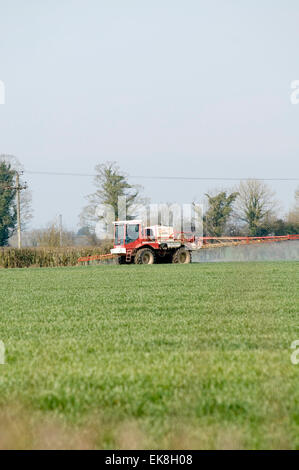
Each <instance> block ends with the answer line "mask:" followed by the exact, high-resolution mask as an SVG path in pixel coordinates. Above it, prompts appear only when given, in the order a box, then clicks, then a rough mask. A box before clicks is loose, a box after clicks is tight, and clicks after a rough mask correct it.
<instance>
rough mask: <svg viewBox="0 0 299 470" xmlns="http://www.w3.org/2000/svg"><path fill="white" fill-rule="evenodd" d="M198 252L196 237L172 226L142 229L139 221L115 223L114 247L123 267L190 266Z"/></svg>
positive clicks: (114, 251)
mask: <svg viewBox="0 0 299 470" xmlns="http://www.w3.org/2000/svg"><path fill="white" fill-rule="evenodd" d="M195 249H198V244H197V243H196V241H195V237H194V236H193V237H192V236H189V237H188V236H186V234H185V233H183V232H180V233H175V232H174V229H173V227H167V226H163V225H152V226H150V227H143V226H142V222H141V221H140V220H129V221H128V220H126V221H118V222H114V248H112V250H111V254H112V255H114V256H118V258H117V261H118V263H120V264H125V263H135V264H154V263H179V264H187V263H191V251H192V250H195Z"/></svg>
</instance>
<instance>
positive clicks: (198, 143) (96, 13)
mask: <svg viewBox="0 0 299 470" xmlns="http://www.w3.org/2000/svg"><path fill="white" fill-rule="evenodd" d="M298 44H299V2H298V0H279V1H278V0H259V1H257V0H250V1H249V0H246V1H245V0H243V1H242V0H238V1H237V0H235V1H232V0H212V1H211V0H209V1H208V0H206V1H200V0H184V1H182V0H181V1H177V0H159V1H158V0H151V1H145V0H135V1H134V0H109V1H108V0H106V1H104V0H102V1H101V0H84V1H83V0H51V1H46V0H44V1H40V0H26V2H25V1H23V0H0V80H3V81H4V82H5V85H6V104H5V105H1V106H0V153H9V154H14V155H16V156H17V157H18V158H19V159H20V160H21V162H22V163H23V164H24V165H25V167H26V169H28V170H36V171H39V170H41V171H61V172H73V173H74V172H83V173H92V172H93V168H94V166H95V164H96V163H99V162H103V161H105V160H117V161H118V162H119V164H120V166H121V167H122V168H123V170H125V171H126V172H128V173H130V174H135V175H146V174H151V175H181V176H184V175H185V176H208V177H210V176H213V177H267V178H269V177H299V171H298V170H299V163H298V161H299V160H298V147H299V131H298V130H299V105H297V106H295V105H291V104H290V92H291V89H290V83H291V81H292V80H296V79H297V80H298V79H299V63H298ZM26 179H27V181H28V182H29V184H30V187H31V189H32V191H33V202H34V210H35V219H34V224H35V225H43V224H45V223H46V222H47V221H49V220H51V219H53V218H54V217H55V215H57V214H59V213H61V214H63V217H64V221H65V223H66V224H67V226H69V227H71V226H75V225H76V224H77V222H78V218H77V216H78V214H79V212H80V210H81V208H82V206H83V205H84V204H85V201H84V195H86V194H88V193H90V192H91V191H92V179H90V178H79V177H58V176H57V177H51V176H32V175H26ZM132 181H134V182H136V183H142V184H143V185H144V186H145V194H146V195H147V196H149V197H151V199H152V201H153V202H163V201H173V202H184V203H188V202H190V201H191V200H192V199H193V198H194V197H196V198H197V199H198V200H200V198H201V196H202V194H203V193H204V192H205V191H207V190H208V189H210V188H213V187H215V186H216V187H217V186H219V183H213V182H208V183H204V184H203V183H200V182H173V181H165V182H164V181H158V182H157V181H156V182H155V181H151V180H146V181H138V180H132ZM222 186H224V185H222ZM272 186H273V188H274V189H275V190H276V191H277V195H278V198H279V199H281V200H282V201H283V205H284V208H286V207H287V206H288V205H290V204H291V203H292V202H293V193H294V190H295V187H296V183H285V182H281V183H275V184H273V185H272Z"/></svg>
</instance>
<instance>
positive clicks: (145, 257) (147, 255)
mask: <svg viewBox="0 0 299 470" xmlns="http://www.w3.org/2000/svg"><path fill="white" fill-rule="evenodd" d="M155 262H156V256H155V253H154V252H153V250H151V249H150V248H142V249H141V250H138V251H137V253H136V255H135V258H134V263H135V264H154V263H155Z"/></svg>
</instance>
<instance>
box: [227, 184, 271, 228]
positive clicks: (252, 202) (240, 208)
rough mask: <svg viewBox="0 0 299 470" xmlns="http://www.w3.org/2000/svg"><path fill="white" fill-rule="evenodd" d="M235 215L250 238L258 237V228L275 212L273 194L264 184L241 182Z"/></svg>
mask: <svg viewBox="0 0 299 470" xmlns="http://www.w3.org/2000/svg"><path fill="white" fill-rule="evenodd" d="M237 192H238V193H239V195H238V198H237V200H236V215H237V217H238V218H239V220H241V221H242V222H243V223H244V224H245V226H246V228H247V232H248V234H249V235H251V236H258V235H259V228H260V227H261V225H262V224H264V223H265V222H266V221H267V219H270V218H271V217H272V216H273V215H274V214H275V212H276V209H277V203H276V201H275V199H274V195H275V194H274V192H273V191H272V190H271V188H269V187H268V186H267V185H266V184H265V183H264V182H262V181H258V180H247V181H244V182H243V181H242V182H241V183H240V185H239V187H238V188H237Z"/></svg>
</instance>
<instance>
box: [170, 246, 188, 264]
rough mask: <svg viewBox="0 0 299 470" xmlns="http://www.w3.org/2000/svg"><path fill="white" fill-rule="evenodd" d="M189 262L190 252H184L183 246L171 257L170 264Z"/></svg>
mask: <svg viewBox="0 0 299 470" xmlns="http://www.w3.org/2000/svg"><path fill="white" fill-rule="evenodd" d="M191 261H192V259H191V251H189V250H186V248H185V247H183V246H182V247H181V248H178V249H177V250H176V251H175V252H174V254H173V257H172V262H173V263H175V264H189V263H191Z"/></svg>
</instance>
